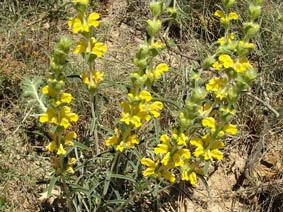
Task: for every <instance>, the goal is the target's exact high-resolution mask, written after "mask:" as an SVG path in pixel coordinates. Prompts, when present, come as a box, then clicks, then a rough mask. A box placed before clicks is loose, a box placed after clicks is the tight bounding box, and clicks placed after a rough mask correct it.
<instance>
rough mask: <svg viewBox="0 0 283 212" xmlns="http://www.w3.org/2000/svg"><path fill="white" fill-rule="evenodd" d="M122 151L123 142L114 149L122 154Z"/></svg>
mask: <svg viewBox="0 0 283 212" xmlns="http://www.w3.org/2000/svg"><path fill="white" fill-rule="evenodd" d="M123 150H124V141H121V142H120V144H119V145H118V146H117V147H116V151H120V152H123Z"/></svg>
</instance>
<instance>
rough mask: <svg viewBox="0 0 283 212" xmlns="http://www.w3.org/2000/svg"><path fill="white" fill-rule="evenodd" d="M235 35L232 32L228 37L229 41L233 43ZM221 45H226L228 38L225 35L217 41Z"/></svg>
mask: <svg viewBox="0 0 283 212" xmlns="http://www.w3.org/2000/svg"><path fill="white" fill-rule="evenodd" d="M234 38H235V36H234V35H233V34H232V33H231V34H229V39H228V43H231V42H232V40H234ZM217 42H218V43H219V44H220V45H224V44H225V43H226V39H225V37H221V38H219V39H218V41H217Z"/></svg>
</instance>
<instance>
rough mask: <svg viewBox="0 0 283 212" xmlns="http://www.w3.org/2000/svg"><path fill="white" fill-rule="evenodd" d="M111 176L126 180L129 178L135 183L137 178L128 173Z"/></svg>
mask: <svg viewBox="0 0 283 212" xmlns="http://www.w3.org/2000/svg"><path fill="white" fill-rule="evenodd" d="M111 177H113V178H119V179H124V180H128V181H131V182H133V183H136V181H135V179H134V178H132V177H129V176H126V175H121V174H111Z"/></svg>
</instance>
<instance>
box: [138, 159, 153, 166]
mask: <svg viewBox="0 0 283 212" xmlns="http://www.w3.org/2000/svg"><path fill="white" fill-rule="evenodd" d="M141 164H142V165H145V166H147V167H151V168H153V167H154V161H153V160H151V159H149V158H142V159H141Z"/></svg>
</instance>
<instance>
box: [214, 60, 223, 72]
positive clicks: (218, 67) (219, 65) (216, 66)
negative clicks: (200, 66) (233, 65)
mask: <svg viewBox="0 0 283 212" xmlns="http://www.w3.org/2000/svg"><path fill="white" fill-rule="evenodd" d="M212 67H213V68H215V69H216V70H217V71H219V70H220V69H221V68H222V65H221V64H220V63H219V62H216V63H214V64H212Z"/></svg>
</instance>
